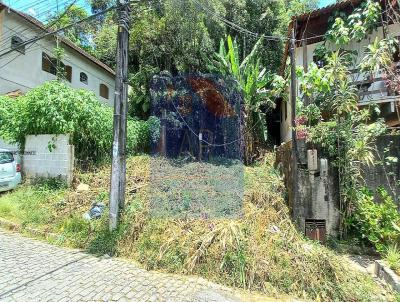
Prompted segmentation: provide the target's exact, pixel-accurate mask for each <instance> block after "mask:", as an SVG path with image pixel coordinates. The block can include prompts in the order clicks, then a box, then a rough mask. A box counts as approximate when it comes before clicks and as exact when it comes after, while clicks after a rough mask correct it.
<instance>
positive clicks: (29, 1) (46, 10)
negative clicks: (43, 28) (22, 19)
mask: <svg viewBox="0 0 400 302" xmlns="http://www.w3.org/2000/svg"><path fill="white" fill-rule="evenodd" d="M1 1H3V2H4V4H6V5H10V6H11V7H12V8H15V9H18V10H21V11H24V12H26V13H28V14H30V15H32V16H33V17H36V18H38V19H39V20H43V19H46V17H47V16H48V15H49V14H51V13H54V12H56V11H57V3H58V7H59V9H60V10H62V8H63V7H66V6H68V5H69V4H70V3H71V0H0V2H1ZM76 4H78V5H80V6H86V7H88V5H87V1H86V0H77V2H76ZM88 9H89V8H88Z"/></svg>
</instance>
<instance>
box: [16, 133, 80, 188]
mask: <svg viewBox="0 0 400 302" xmlns="http://www.w3.org/2000/svg"><path fill="white" fill-rule="evenodd" d="M49 145H53V147H52V148H49ZM73 169H74V146H73V145H70V144H69V135H57V136H55V135H51V134H46V135H28V136H27V137H26V141H25V150H24V156H23V172H24V174H25V176H27V177H61V178H63V179H65V180H66V181H67V183H68V184H70V183H71V182H72V178H73Z"/></svg>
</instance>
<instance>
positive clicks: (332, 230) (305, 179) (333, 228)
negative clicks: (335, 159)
mask: <svg viewBox="0 0 400 302" xmlns="http://www.w3.org/2000/svg"><path fill="white" fill-rule="evenodd" d="M307 149H309V148H307V146H306V144H305V143H304V142H301V141H299V146H298V154H299V164H298V188H299V194H298V200H297V201H295V200H294V198H293V182H294V177H293V172H292V162H293V156H292V144H291V142H288V143H285V144H282V145H281V146H280V147H279V148H278V150H277V159H276V163H277V165H278V166H279V167H280V169H281V171H282V174H283V176H284V182H285V186H286V188H287V190H288V200H287V202H288V206H289V209H290V213H291V216H292V218H293V221H294V222H295V224H296V225H297V227H298V229H299V230H300V231H301V232H303V233H305V222H306V220H324V221H325V222H326V234H327V235H331V236H337V235H338V233H339V218H340V215H339V183H338V176H337V172H336V170H335V169H334V168H333V167H332V166H331V165H330V164H329V163H328V167H329V168H328V170H327V171H326V172H327V173H326V174H324V173H321V164H320V158H319V159H318V169H317V170H316V171H314V172H311V171H309V170H308V169H307Z"/></svg>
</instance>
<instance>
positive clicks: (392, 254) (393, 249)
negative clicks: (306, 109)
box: [385, 244, 400, 274]
mask: <svg viewBox="0 0 400 302" xmlns="http://www.w3.org/2000/svg"><path fill="white" fill-rule="evenodd" d="M385 261H386V262H387V264H389V266H390V268H391V269H392V270H394V271H395V272H396V273H397V274H400V251H399V249H398V248H397V245H396V244H394V245H389V247H388V248H387V249H386V252H385Z"/></svg>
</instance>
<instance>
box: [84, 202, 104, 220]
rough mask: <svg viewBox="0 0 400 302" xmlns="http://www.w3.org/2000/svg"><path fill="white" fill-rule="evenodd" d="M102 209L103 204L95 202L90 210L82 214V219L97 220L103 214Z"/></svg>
mask: <svg viewBox="0 0 400 302" xmlns="http://www.w3.org/2000/svg"><path fill="white" fill-rule="evenodd" d="M104 208H105V205H104V204H102V203H97V202H95V203H93V204H92V207H91V208H90V210H89V211H88V212H86V213H85V214H83V218H84V219H86V220H93V219H99V218H100V217H101V215H102V214H103V212H104Z"/></svg>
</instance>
